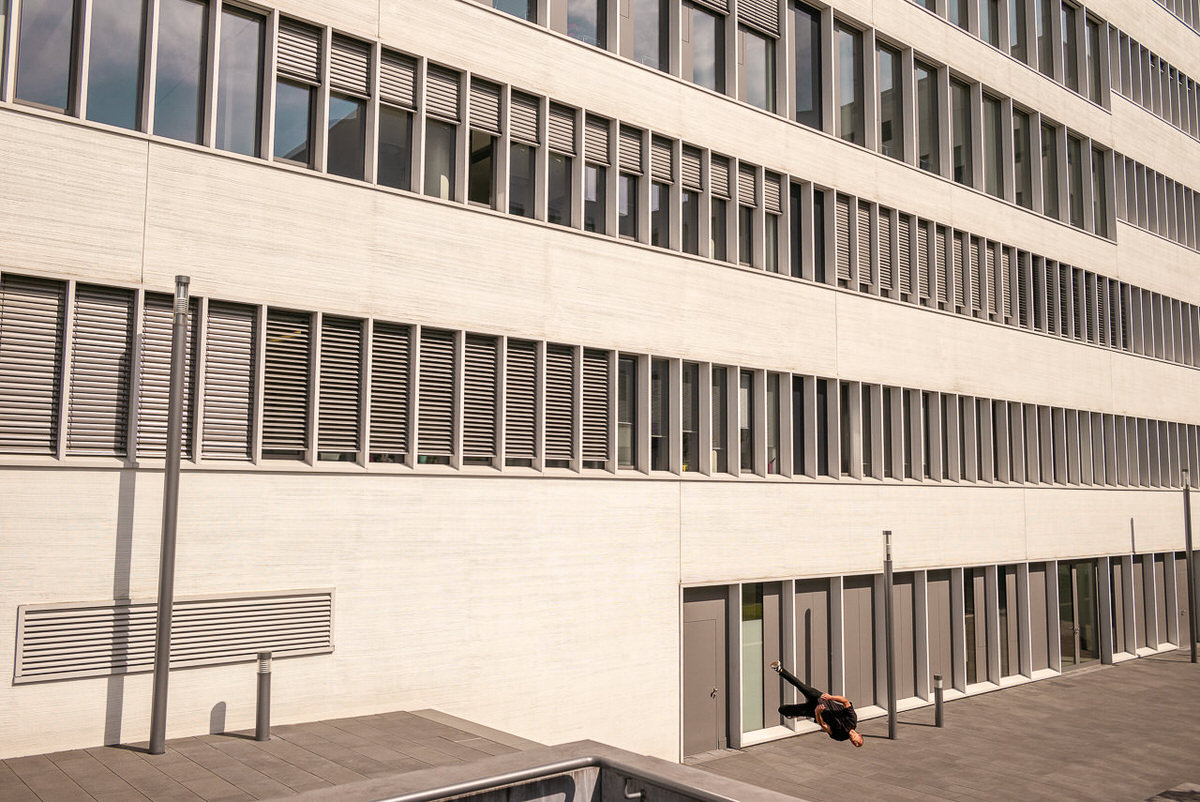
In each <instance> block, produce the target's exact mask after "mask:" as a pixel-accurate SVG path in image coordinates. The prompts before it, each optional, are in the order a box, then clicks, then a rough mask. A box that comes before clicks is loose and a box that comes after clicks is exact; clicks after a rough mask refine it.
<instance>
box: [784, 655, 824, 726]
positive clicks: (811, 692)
mask: <svg viewBox="0 0 1200 802" xmlns="http://www.w3.org/2000/svg"><path fill="white" fill-rule="evenodd" d="M778 670H779V676H781V677H783V678H784V679H785V680H787V681H788V682H790V683H791V684H792V685H794V686H796V688H797V689H798V690H799V691H800V693H802V694H804V701H805V703H806V704H808V705H811V706H813V707H815V706H816V704H817V702H818V701H819V700H820V698H821V692H820V691H818V690H817V689H816V688H813V687H810V686H808V685H805V684H804V681H803V680H801V679H800V678H799V677H797V676H796V675H795V674H793V673H792V672H790V671H788V670H787V669H786V668H784V667H783V666H780V667H779V669H778ZM784 715H787V714H786V713H785V714H784ZM805 715H812V714H811V712H810V713H806V714H805Z"/></svg>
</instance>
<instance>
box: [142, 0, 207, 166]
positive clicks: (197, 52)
mask: <svg viewBox="0 0 1200 802" xmlns="http://www.w3.org/2000/svg"><path fill="white" fill-rule="evenodd" d="M207 39H208V4H207V3H202V2H196V0H159V6H158V64H157V67H156V75H155V92H154V133H156V134H158V135H159V136H165V137H170V138H171V139H178V140H181V141H183V142H197V143H198V142H200V140H201V125H202V124H203V121H204V87H205V82H206V74H207V67H206V66H205V65H206V62H207V60H208V43H207Z"/></svg>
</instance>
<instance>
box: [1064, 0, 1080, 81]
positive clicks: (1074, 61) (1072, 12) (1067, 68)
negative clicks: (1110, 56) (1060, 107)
mask: <svg viewBox="0 0 1200 802" xmlns="http://www.w3.org/2000/svg"><path fill="white" fill-rule="evenodd" d="M1077 14H1078V11H1077V10H1076V9H1075V8H1074V7H1073V6H1070V5H1067V4H1066V3H1063V7H1062V40H1063V72H1064V74H1065V80H1066V84H1067V88H1068V89H1074V90H1075V91H1076V92H1078V91H1079V35H1078V32H1077V31H1076V30H1075V24H1076V22H1077Z"/></svg>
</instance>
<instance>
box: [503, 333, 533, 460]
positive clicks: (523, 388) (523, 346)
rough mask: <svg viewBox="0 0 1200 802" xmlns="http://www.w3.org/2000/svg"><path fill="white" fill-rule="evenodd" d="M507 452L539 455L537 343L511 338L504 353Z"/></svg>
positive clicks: (515, 455) (519, 455)
mask: <svg viewBox="0 0 1200 802" xmlns="http://www.w3.org/2000/svg"><path fill="white" fill-rule="evenodd" d="M504 411H505V418H504V455H505V458H513V459H529V460H531V459H534V458H535V457H536V456H537V343H535V342H531V341H529V340H509V341H508V347H507V350H506V352H505V355H504Z"/></svg>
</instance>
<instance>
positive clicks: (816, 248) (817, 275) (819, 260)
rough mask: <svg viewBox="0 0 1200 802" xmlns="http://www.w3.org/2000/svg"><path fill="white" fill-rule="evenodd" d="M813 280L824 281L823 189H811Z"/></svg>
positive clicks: (822, 282) (821, 282)
mask: <svg viewBox="0 0 1200 802" xmlns="http://www.w3.org/2000/svg"><path fill="white" fill-rule="evenodd" d="M812 232H813V281H816V282H818V283H820V284H824V283H825V260H826V258H827V254H826V252H825V191H824V190H820V189H814V190H813V228H812Z"/></svg>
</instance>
